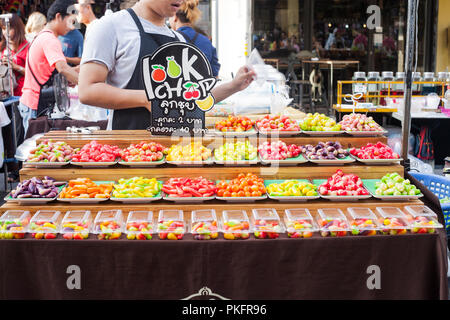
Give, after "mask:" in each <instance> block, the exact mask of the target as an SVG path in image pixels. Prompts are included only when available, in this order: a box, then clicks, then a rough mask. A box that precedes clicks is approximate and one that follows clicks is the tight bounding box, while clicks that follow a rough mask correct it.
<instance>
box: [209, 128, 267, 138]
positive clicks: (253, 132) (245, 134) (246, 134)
mask: <svg viewBox="0 0 450 320" xmlns="http://www.w3.org/2000/svg"><path fill="white" fill-rule="evenodd" d="M208 133H211V134H213V135H215V136H222V137H252V136H256V135H257V134H258V132H257V131H256V129H255V128H254V127H252V128H251V129H250V130H247V131H242V132H236V131H227V132H222V131H219V130H216V129H213V130H209V131H208Z"/></svg>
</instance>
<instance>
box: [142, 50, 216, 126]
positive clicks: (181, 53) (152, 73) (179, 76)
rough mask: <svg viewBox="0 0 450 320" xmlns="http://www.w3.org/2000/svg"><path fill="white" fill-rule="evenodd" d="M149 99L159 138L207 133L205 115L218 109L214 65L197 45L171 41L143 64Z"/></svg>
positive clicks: (153, 121) (152, 123)
mask: <svg viewBox="0 0 450 320" xmlns="http://www.w3.org/2000/svg"><path fill="white" fill-rule="evenodd" d="M142 68H143V69H142V75H143V80H144V86H145V92H146V94H147V99H148V100H149V101H151V102H152V112H151V126H150V128H149V130H150V132H151V133H152V134H155V135H171V134H173V133H179V134H205V133H206V131H207V129H206V128H205V112H206V111H208V110H210V109H211V108H212V107H213V106H214V103H215V101H214V97H213V96H212V94H211V89H212V88H213V87H214V85H215V84H216V79H215V78H214V76H213V75H212V69H211V65H210V64H209V61H208V59H207V58H206V57H205V55H204V54H203V53H202V52H201V51H200V50H199V49H198V48H197V47H195V46H193V45H191V44H188V43H184V42H171V43H167V44H165V45H163V46H161V47H160V48H159V49H158V50H156V51H155V52H154V53H153V55H151V56H145V57H144V58H143V61H142Z"/></svg>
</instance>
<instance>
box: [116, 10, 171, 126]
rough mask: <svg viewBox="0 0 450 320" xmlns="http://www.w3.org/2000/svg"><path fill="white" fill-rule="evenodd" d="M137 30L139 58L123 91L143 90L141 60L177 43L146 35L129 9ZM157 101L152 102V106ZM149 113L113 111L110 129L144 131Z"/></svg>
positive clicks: (130, 110)
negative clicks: (169, 44) (170, 44)
mask: <svg viewBox="0 0 450 320" xmlns="http://www.w3.org/2000/svg"><path fill="white" fill-rule="evenodd" d="M127 11H128V12H129V13H130V15H131V17H132V18H133V20H134V22H135V23H136V26H137V27H138V29H139V35H140V39H141V49H140V50H139V58H138V61H137V63H136V68H135V69H134V71H133V75H132V76H131V79H130V81H129V82H128V84H127V86H126V87H125V88H124V89H133V90H145V87H144V80H143V77H142V58H143V57H145V56H146V55H149V54H152V53H153V52H155V51H156V49H158V48H159V47H160V46H162V45H163V44H166V43H169V42H174V41H178V38H177V37H176V36H175V34H174V37H169V36H165V35H160V34H151V33H146V32H145V31H144V28H143V27H142V24H141V21H140V20H139V18H138V16H137V15H136V13H135V12H134V11H133V10H132V9H131V8H129V9H127ZM154 103H158V101H156V100H154V101H152V104H154ZM150 122H151V120H150V112H149V111H148V110H147V109H146V108H145V107H137V108H130V109H121V110H114V113H113V120H112V129H113V130H145V129H147V128H148V127H150V124H151V123H150Z"/></svg>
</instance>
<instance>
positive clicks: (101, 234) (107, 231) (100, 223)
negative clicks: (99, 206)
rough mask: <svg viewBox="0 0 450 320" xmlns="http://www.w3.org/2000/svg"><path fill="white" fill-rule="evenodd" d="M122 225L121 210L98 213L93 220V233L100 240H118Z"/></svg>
mask: <svg viewBox="0 0 450 320" xmlns="http://www.w3.org/2000/svg"><path fill="white" fill-rule="evenodd" d="M123 224H124V223H123V214H122V210H103V211H99V212H98V213H97V216H96V217H95V220H94V230H93V233H94V234H97V235H98V239H100V240H114V239H119V238H120V237H121V235H122V232H123V229H124V225H123Z"/></svg>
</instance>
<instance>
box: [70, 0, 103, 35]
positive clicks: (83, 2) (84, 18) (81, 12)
mask: <svg viewBox="0 0 450 320" xmlns="http://www.w3.org/2000/svg"><path fill="white" fill-rule="evenodd" d="M94 3H95V2H94V1H93V0H78V4H76V5H75V7H76V9H77V10H78V17H77V20H78V22H79V23H82V24H84V25H85V26H86V32H85V36H86V37H87V35H88V33H89V30H90V28H91V27H92V26H93V25H94V24H95V23H96V22H97V21H98V19H97V17H96V16H95V14H94V10H93V9H92V5H93V4H94Z"/></svg>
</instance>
